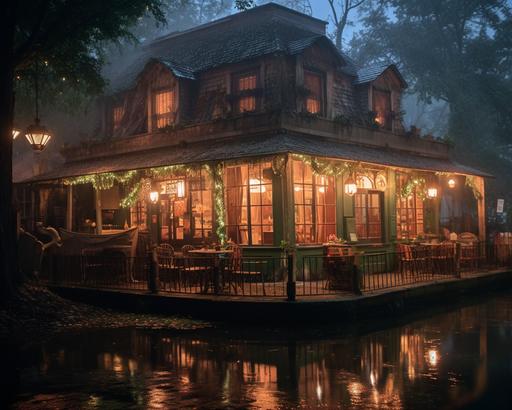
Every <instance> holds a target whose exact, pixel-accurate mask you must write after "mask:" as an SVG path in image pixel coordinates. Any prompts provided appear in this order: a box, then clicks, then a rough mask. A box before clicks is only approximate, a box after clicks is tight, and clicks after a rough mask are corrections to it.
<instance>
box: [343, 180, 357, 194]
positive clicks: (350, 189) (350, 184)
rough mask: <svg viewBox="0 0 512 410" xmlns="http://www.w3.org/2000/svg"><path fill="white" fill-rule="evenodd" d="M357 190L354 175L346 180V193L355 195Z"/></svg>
mask: <svg viewBox="0 0 512 410" xmlns="http://www.w3.org/2000/svg"><path fill="white" fill-rule="evenodd" d="M356 192H357V185H356V181H354V178H352V177H349V178H348V179H347V180H346V181H345V193H346V194H347V195H348V196H353V195H355V193H356Z"/></svg>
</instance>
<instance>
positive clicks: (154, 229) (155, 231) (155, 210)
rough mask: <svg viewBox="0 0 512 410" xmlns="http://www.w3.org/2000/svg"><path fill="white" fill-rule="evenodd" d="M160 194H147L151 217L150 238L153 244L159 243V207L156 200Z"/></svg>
mask: <svg viewBox="0 0 512 410" xmlns="http://www.w3.org/2000/svg"><path fill="white" fill-rule="evenodd" d="M159 197H160V194H159V192H158V191H151V192H150V193H149V201H150V202H151V206H150V211H151V212H150V215H151V238H152V240H153V242H154V243H157V244H158V243H160V206H159V203H158V199H159Z"/></svg>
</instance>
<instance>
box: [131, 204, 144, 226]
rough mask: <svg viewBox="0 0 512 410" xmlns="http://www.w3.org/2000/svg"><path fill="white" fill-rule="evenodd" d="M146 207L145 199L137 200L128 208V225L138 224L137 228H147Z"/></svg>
mask: <svg viewBox="0 0 512 410" xmlns="http://www.w3.org/2000/svg"><path fill="white" fill-rule="evenodd" d="M147 217H148V216H147V209H146V202H145V201H137V202H135V204H134V205H133V206H132V207H131V208H130V226H138V227H139V229H141V230H143V229H147Z"/></svg>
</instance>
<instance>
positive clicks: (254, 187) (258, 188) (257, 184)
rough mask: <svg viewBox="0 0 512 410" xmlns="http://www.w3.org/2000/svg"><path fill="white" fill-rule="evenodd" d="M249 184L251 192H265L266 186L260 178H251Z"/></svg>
mask: <svg viewBox="0 0 512 410" xmlns="http://www.w3.org/2000/svg"><path fill="white" fill-rule="evenodd" d="M249 186H250V191H251V194H257V193H260V192H265V186H264V185H261V181H260V180H259V179H258V178H250V179H249Z"/></svg>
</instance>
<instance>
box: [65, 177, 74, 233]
mask: <svg viewBox="0 0 512 410" xmlns="http://www.w3.org/2000/svg"><path fill="white" fill-rule="evenodd" d="M66 194H67V195H66V196H67V203H66V205H67V206H66V229H67V230H68V231H72V230H73V185H68V186H67V191H66Z"/></svg>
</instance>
